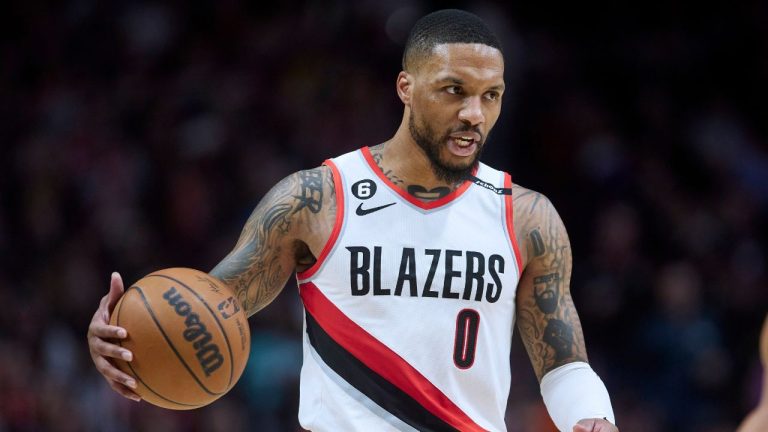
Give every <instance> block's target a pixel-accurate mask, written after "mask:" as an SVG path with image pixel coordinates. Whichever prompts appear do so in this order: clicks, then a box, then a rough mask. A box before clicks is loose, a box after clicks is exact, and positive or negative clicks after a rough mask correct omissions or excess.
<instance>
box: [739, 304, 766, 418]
mask: <svg viewBox="0 0 768 432" xmlns="http://www.w3.org/2000/svg"><path fill="white" fill-rule="evenodd" d="M760 360H762V362H763V388H762V392H761V396H760V402H759V403H758V404H757V407H755V409H754V410H752V412H751V413H749V415H748V416H747V418H745V419H744V422H742V423H741V426H740V427H739V431H738V432H765V431H768V316H766V317H765V322H764V323H763V331H762V333H761V334H760Z"/></svg>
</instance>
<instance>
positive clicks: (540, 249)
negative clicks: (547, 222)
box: [531, 229, 545, 257]
mask: <svg viewBox="0 0 768 432" xmlns="http://www.w3.org/2000/svg"><path fill="white" fill-rule="evenodd" d="M531 245H533V256H536V257H540V256H542V255H544V252H545V250H544V240H542V239H541V233H540V232H539V230H538V229H534V230H533V231H531Z"/></svg>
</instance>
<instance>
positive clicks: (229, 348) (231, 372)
mask: <svg viewBox="0 0 768 432" xmlns="http://www.w3.org/2000/svg"><path fill="white" fill-rule="evenodd" d="M147 277H160V278H165V279H170V280H172V281H174V282H176V283H178V284H179V285H181V286H183V287H184V288H186V289H187V290H189V292H191V293H192V295H194V296H195V297H197V299H198V300H200V302H201V303H202V304H203V305H204V306H205V308H206V309H208V312H210V313H211V316H212V317H213V319H214V320H216V324H218V326H219V330H221V335H222V336H223V337H224V341H225V342H226V343H227V351H229V382H228V383H227V390H229V389H230V388H231V387H232V377H233V376H234V373H235V357H234V356H233V355H232V345H231V344H230V343H229V338H228V337H227V332H226V331H225V330H224V326H223V325H221V321H219V317H217V316H216V312H214V311H213V309H211V307H210V306H209V305H208V302H206V301H205V300H204V299H203V298H202V297H200V295H199V294H198V293H196V292H195V290H193V289H192V288H190V287H188V286H187V285H186V284H185V283H184V282H182V281H180V280H178V279H176V278H172V277H170V276H166V275H162V274H151V275H149V276H147ZM225 393H226V391H225ZM217 394H222V393H217Z"/></svg>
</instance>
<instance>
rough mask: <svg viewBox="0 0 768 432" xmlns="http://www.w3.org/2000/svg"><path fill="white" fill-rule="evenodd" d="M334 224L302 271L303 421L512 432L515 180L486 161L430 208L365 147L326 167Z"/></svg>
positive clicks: (354, 427)
mask: <svg viewBox="0 0 768 432" xmlns="http://www.w3.org/2000/svg"><path fill="white" fill-rule="evenodd" d="M326 165H327V166H329V167H330V168H331V170H332V171H333V178H334V182H335V187H336V200H337V204H338V209H337V216H336V225H335V227H334V229H333V232H332V234H331V237H330V239H329V240H328V243H327V244H326V245H325V248H324V249H323V251H322V253H321V254H320V256H319V257H318V260H317V263H315V265H313V266H312V267H311V268H310V269H308V270H307V271H305V272H302V273H300V274H298V279H299V290H300V294H301V298H302V301H303V303H304V308H305V317H304V330H305V331H304V364H303V366H302V370H301V396H300V407H299V421H300V423H301V425H302V426H303V427H304V428H306V429H309V430H313V431H334V432H337V431H364V432H367V431H413V430H419V431H457V430H458V431H482V430H488V431H502V430H506V427H505V424H504V413H505V408H506V405H507V397H508V395H509V386H510V370H509V350H510V344H511V341H512V329H513V325H514V320H515V317H514V311H515V291H516V288H517V283H518V280H519V278H520V254H519V251H518V250H517V244H516V242H515V239H514V230H513V215H512V195H511V187H512V184H511V179H510V177H509V175H508V174H505V173H503V172H501V171H497V170H494V169H492V168H490V167H488V166H486V165H484V164H479V167H478V169H477V170H476V172H475V173H474V178H473V179H472V181H466V182H465V183H464V184H463V185H462V186H461V187H459V188H458V189H457V190H455V191H454V192H453V193H451V194H449V195H448V196H445V197H443V198H440V199H438V200H436V201H432V202H429V203H425V202H421V201H418V200H416V199H414V198H413V197H412V196H410V195H409V194H407V193H406V192H404V191H403V190H402V189H399V188H398V187H397V186H395V185H394V184H393V183H392V182H391V181H390V180H389V179H387V178H386V177H385V176H384V175H383V174H382V172H381V170H380V169H379V168H378V166H377V165H376V163H375V162H374V160H373V158H372V156H371V153H370V150H369V149H368V148H367V147H366V148H363V149H360V150H357V151H354V152H351V153H347V154H345V155H343V156H340V157H338V158H335V159H333V160H329V161H326Z"/></svg>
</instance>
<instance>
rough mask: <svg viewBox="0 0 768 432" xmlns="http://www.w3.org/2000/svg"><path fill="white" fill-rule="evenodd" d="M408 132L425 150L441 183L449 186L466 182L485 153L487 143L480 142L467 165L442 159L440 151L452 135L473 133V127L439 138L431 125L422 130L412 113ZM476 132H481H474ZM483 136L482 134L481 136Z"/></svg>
mask: <svg viewBox="0 0 768 432" xmlns="http://www.w3.org/2000/svg"><path fill="white" fill-rule="evenodd" d="M408 130H409V131H410V132H411V137H413V140H414V141H416V144H418V145H419V147H421V149H422V150H424V153H425V154H426V155H427V159H429V164H430V168H431V169H432V172H433V173H434V174H435V176H436V177H437V178H438V180H440V181H444V182H446V183H448V184H451V185H453V184H456V183H459V182H461V181H464V180H465V179H466V178H467V176H469V175H470V174H472V170H473V169H474V168H475V167H476V166H477V163H478V160H480V155H481V154H482V153H483V148H484V147H485V143H484V142H483V143H481V142H478V143H477V150H476V151H475V155H474V156H473V158H472V162H470V163H469V164H467V165H457V164H451V163H450V162H447V161H444V160H442V159H441V158H440V150H441V149H442V148H443V147H444V146H445V143H446V142H447V141H448V140H449V139H450V135H451V134H452V133H455V132H466V131H472V130H473V128H472V126H467V125H464V126H463V127H461V128H459V129H455V130H451V131H448V132H446V133H445V135H443V136H442V137H438V136H437V133H435V131H434V130H432V128H431V127H430V126H429V125H423V127H422V130H420V129H419V127H418V126H417V125H416V119H415V117H414V115H413V111H411V113H410V116H409V118H408ZM474 131H475V132H479V131H477V130H474ZM481 136H482V134H481Z"/></svg>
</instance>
